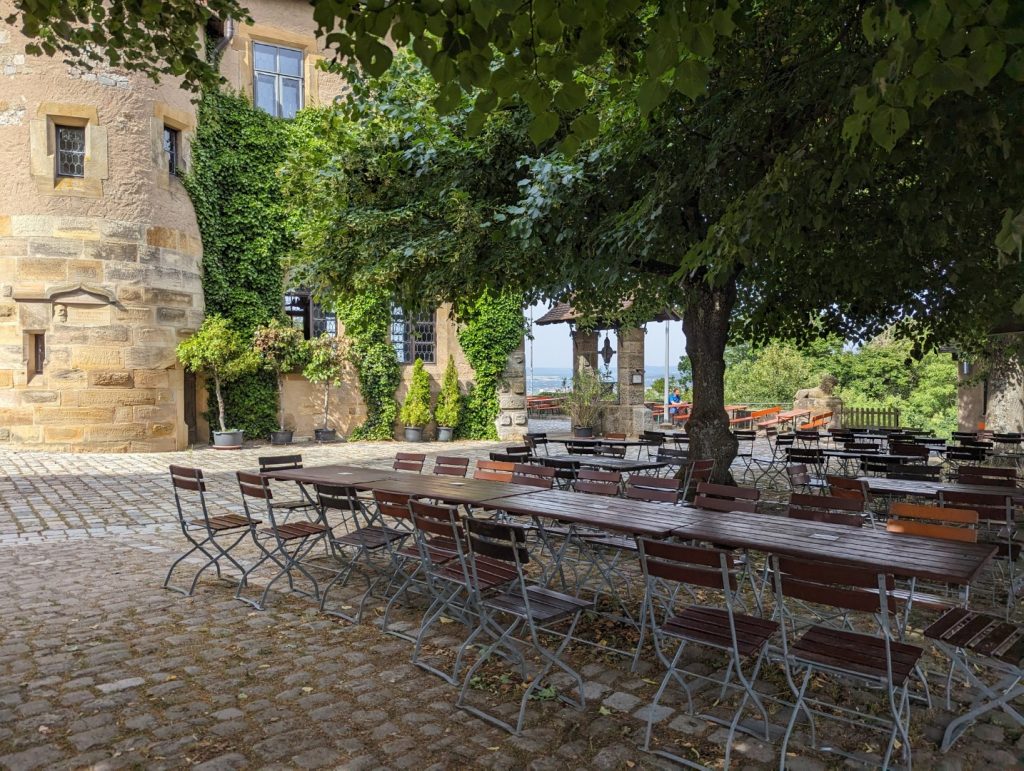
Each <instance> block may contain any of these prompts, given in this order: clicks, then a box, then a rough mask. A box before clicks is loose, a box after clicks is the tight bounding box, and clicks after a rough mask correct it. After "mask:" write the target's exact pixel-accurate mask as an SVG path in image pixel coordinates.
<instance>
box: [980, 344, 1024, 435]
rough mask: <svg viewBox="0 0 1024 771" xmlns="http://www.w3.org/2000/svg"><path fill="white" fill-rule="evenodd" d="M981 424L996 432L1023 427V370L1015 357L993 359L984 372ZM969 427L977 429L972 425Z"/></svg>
mask: <svg viewBox="0 0 1024 771" xmlns="http://www.w3.org/2000/svg"><path fill="white" fill-rule="evenodd" d="M985 428H986V429H988V430H989V431H995V432H997V433H1019V432H1021V431H1022V430H1024V370H1022V369H1021V365H1020V362H1019V361H1018V360H1017V358H1016V357H1014V358H1010V359H1008V360H1004V361H999V362H993V363H992V366H991V369H990V370H989V374H988V406H987V408H986V410H985ZM970 430H971V431H977V430H978V426H976V425H975V426H973V427H972V428H971V429H970Z"/></svg>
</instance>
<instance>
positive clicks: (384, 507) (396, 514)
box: [373, 490, 410, 520]
mask: <svg viewBox="0 0 1024 771" xmlns="http://www.w3.org/2000/svg"><path fill="white" fill-rule="evenodd" d="M373 500H374V502H375V503H376V504H377V511H378V512H380V514H381V516H384V517H392V518H394V519H398V520H408V519H409V518H410V516H409V496H408V495H405V494H404V493H385V492H382V491H380V490H374V491H373Z"/></svg>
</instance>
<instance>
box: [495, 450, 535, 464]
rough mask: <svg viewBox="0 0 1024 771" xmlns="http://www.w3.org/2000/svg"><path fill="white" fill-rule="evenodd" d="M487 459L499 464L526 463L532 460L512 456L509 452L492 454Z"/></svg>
mask: <svg viewBox="0 0 1024 771" xmlns="http://www.w3.org/2000/svg"><path fill="white" fill-rule="evenodd" d="M487 457H488V458H490V459H491V460H493V461H495V462H497V463H526V462H528V461H529V460H530V459H529V458H528V457H527V456H525V455H511V454H509V453H507V452H491V453H488V454H487Z"/></svg>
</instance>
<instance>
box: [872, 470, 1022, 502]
mask: <svg viewBox="0 0 1024 771" xmlns="http://www.w3.org/2000/svg"><path fill="white" fill-rule="evenodd" d="M857 480H858V481H861V482H867V483H868V490H869V491H871V492H872V493H875V494H876V495H906V496H909V497H915V498H938V497H939V490H945V491H947V492H951V493H984V494H987V495H1009V496H1011V497H1012V498H1013V502H1014V504H1015V505H1024V489H1022V488H1020V487H997V486H995V485H964V484H958V483H956V482H929V481H927V480H918V479H885V478H884V477H857Z"/></svg>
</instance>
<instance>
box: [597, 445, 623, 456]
mask: <svg viewBox="0 0 1024 771" xmlns="http://www.w3.org/2000/svg"><path fill="white" fill-rule="evenodd" d="M594 455H600V456H603V457H605V458H625V457H626V448H625V446H624V445H618V446H617V445H608V444H602V445H599V446H597V447H595V448H594Z"/></svg>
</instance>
